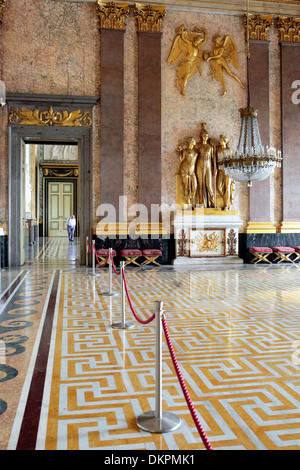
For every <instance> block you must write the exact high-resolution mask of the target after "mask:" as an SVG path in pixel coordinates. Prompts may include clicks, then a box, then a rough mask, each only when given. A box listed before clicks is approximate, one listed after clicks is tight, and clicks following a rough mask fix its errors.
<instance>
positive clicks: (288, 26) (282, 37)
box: [277, 16, 300, 43]
mask: <svg viewBox="0 0 300 470" xmlns="http://www.w3.org/2000/svg"><path fill="white" fill-rule="evenodd" d="M277 29H278V32H279V42H294V43H300V18H294V17H285V16H279V17H278V19H277Z"/></svg>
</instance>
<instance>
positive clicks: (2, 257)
mask: <svg viewBox="0 0 300 470" xmlns="http://www.w3.org/2000/svg"><path fill="white" fill-rule="evenodd" d="M7 242H8V240H7V235H0V267H1V268H7V266H8V257H7Z"/></svg>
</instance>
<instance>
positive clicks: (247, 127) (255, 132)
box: [218, 0, 282, 186]
mask: <svg viewBox="0 0 300 470" xmlns="http://www.w3.org/2000/svg"><path fill="white" fill-rule="evenodd" d="M248 1H249V0H248ZM248 10H249V8H248V6H247V41H246V42H247V86H248V106H247V107H246V108H243V109H240V113H241V127H240V135H239V139H238V142H237V146H236V149H235V151H234V152H232V151H230V150H227V151H226V150H225V151H224V152H222V153H220V154H219V156H218V167H219V168H220V170H225V173H226V174H227V175H228V176H229V177H230V178H231V179H232V180H234V181H239V182H248V186H252V181H262V180H264V179H266V178H268V177H269V176H270V175H271V174H272V173H273V172H274V169H275V168H276V167H280V166H281V160H282V157H281V151H279V150H278V151H277V152H276V150H275V149H274V148H273V147H266V150H265V149H264V147H263V146H262V143H261V138H260V133H259V127H258V121H257V112H258V110H257V109H255V108H253V107H251V106H250V87H249V59H250V53H249V28H248V16H249V13H248Z"/></svg>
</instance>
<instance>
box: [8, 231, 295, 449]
mask: <svg viewBox="0 0 300 470" xmlns="http://www.w3.org/2000/svg"><path fill="white" fill-rule="evenodd" d="M77 250H78V246H77V241H76V239H75V241H74V243H72V242H69V241H68V240H67V239H66V238H56V239H55V238H51V239H50V238H49V239H42V238H41V239H40V242H39V244H38V245H37V246H35V247H31V248H29V249H28V250H27V253H26V263H25V264H24V266H23V267H20V268H6V269H3V270H2V271H1V277H0V279H1V313H0V332H1V335H0V337H1V349H0V353H1V371H0V374H1V375H0V379H1V380H0V410H1V414H0V426H1V443H0V448H1V450H5V449H45V450H90V449H94V450H95V449H97V450H99V449H102V450H106V451H110V450H115V451H117V450H122V451H124V450H129V451H135V450H147V451H152V450H164V451H168V450H182V451H183V450H184V451H197V450H201V449H204V444H203V442H202V439H201V437H200V435H199V432H198V430H197V428H196V425H195V422H194V421H193V418H192V415H191V413H190V411H189V408H188V406H187V403H186V400H185V397H184V395H183V393H182V389H181V387H180V383H179V380H178V378H177V376H176V373H175V370H174V366H173V363H172V359H171V355H170V352H169V350H168V347H167V344H166V338H165V337H164V335H163V342H162V361H163V362H162V377H163V380H162V406H163V410H164V411H169V412H173V413H175V414H176V415H177V416H178V417H179V419H180V427H179V428H177V429H176V430H174V431H171V432H167V433H150V432H146V431H144V430H142V429H140V428H139V427H138V426H137V423H136V420H137V418H138V416H140V415H141V414H143V413H145V412H148V411H151V410H154V409H155V334H154V328H155V327H154V324H153V322H151V323H148V324H142V323H140V322H138V321H136V319H135V318H134V316H133V315H132V311H131V308H130V306H129V304H128V302H127V301H126V320H127V319H128V321H130V322H132V323H133V324H134V327H133V328H131V329H127V330H124V329H123V330H117V329H113V328H112V324H113V322H116V321H119V320H120V315H121V296H120V295H116V296H110V297H109V296H105V295H103V294H104V292H107V288H108V268H107V267H105V268H98V267H97V268H96V275H93V272H92V268H90V267H85V266H80V265H79V263H78V260H77ZM118 269H119V268H118V267H117V268H116V270H117V272H118ZM126 278H127V284H128V289H129V292H130V297H131V301H132V304H133V305H134V309H135V311H136V313H137V314H138V316H139V317H140V318H141V319H143V320H146V319H148V318H149V317H151V315H152V314H153V308H154V301H156V300H159V301H162V302H163V307H164V311H165V318H166V323H167V327H168V331H169V336H170V338H171V341H172V345H173V349H174V352H175V355H176V358H177V362H178V365H179V368H180V371H181V373H182V376H183V378H184V381H185V384H186V387H187V389H188V391H189V395H190V398H191V400H192V402H193V406H194V408H195V410H196V413H197V416H198V419H199V420H200V422H201V425H202V428H203V430H204V432H205V434H206V436H207V439H208V441H209V442H210V444H211V446H212V448H213V449H214V450H224V449H226V450H229V449H238V450H255V449H261V450H265V449H281V450H282V449H299V433H300V428H299V422H300V412H299V409H300V407H299V404H300V403H299V402H300V369H299V361H300V357H299V356H300V354H299V348H300V343H299V331H300V300H299V299H300V296H299V294H300V287H299V267H298V265H290V266H289V265H278V264H273V265H250V264H247V265H246V264H242V265H226V266H225V265H224V266H213V267H210V266H207V265H202V266H198V267H194V268H188V267H181V268H176V267H174V266H160V267H157V266H153V265H151V266H147V267H144V268H138V267H130V266H128V267H126ZM119 284H120V280H119V277H118V276H117V274H115V273H113V286H112V288H113V291H115V292H116V293H120V285H119Z"/></svg>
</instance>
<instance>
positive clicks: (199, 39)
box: [167, 25, 207, 95]
mask: <svg viewBox="0 0 300 470" xmlns="http://www.w3.org/2000/svg"><path fill="white" fill-rule="evenodd" d="M206 39H207V34H206V31H205V29H202V28H194V30H193V31H190V30H188V29H185V27H184V25H181V26H180V27H179V28H178V31H177V36H176V37H175V39H174V41H173V44H172V48H171V52H170V54H169V57H168V59H167V62H168V63H170V64H172V65H175V66H176V72H177V80H176V86H177V87H179V88H180V90H181V93H182V94H183V95H184V94H185V88H186V85H187V82H188V80H190V79H191V78H192V77H193V76H194V75H195V73H196V72H197V70H198V72H199V73H200V75H201V74H202V68H201V63H202V60H203V57H202V46H203V44H205V42H206Z"/></svg>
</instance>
